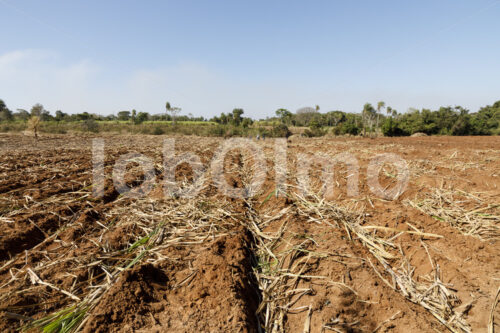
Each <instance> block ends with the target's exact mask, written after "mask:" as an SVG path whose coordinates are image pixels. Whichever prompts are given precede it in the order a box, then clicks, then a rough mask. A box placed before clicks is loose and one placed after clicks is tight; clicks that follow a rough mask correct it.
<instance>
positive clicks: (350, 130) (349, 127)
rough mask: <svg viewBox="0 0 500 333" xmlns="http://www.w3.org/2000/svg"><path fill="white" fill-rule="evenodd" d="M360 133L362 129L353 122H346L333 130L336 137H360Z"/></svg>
mask: <svg viewBox="0 0 500 333" xmlns="http://www.w3.org/2000/svg"><path fill="white" fill-rule="evenodd" d="M360 132H361V129H360V128H359V127H358V126H356V124H354V123H351V122H345V123H342V124H339V125H337V126H336V127H335V128H334V129H333V134H335V135H345V134H350V135H358V134H359V133H360Z"/></svg>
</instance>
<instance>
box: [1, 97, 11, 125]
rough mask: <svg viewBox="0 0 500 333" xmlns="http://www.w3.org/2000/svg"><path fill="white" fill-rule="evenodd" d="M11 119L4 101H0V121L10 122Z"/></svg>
mask: <svg viewBox="0 0 500 333" xmlns="http://www.w3.org/2000/svg"><path fill="white" fill-rule="evenodd" d="M12 119H13V115H12V111H10V110H9V109H8V108H7V105H5V103H4V101H3V100H1V99H0V121H11V120H12Z"/></svg>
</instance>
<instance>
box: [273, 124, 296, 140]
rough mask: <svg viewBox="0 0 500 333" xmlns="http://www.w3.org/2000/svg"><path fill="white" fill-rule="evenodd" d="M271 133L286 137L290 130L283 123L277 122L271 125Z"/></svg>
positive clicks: (275, 135) (290, 133) (274, 135)
mask: <svg viewBox="0 0 500 333" xmlns="http://www.w3.org/2000/svg"><path fill="white" fill-rule="evenodd" d="M271 134H272V136H273V137H275V138H288V137H289V136H290V135H292V132H290V130H289V129H288V127H287V126H286V125H285V124H278V125H275V126H273V129H272V130H271Z"/></svg>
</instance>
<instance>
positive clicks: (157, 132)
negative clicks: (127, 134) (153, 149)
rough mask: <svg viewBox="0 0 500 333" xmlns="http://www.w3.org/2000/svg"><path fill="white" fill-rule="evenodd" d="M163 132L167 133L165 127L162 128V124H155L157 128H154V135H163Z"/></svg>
mask: <svg viewBox="0 0 500 333" xmlns="http://www.w3.org/2000/svg"><path fill="white" fill-rule="evenodd" d="M162 134H165V131H164V130H163V128H161V127H160V126H155V128H154V129H153V135H162Z"/></svg>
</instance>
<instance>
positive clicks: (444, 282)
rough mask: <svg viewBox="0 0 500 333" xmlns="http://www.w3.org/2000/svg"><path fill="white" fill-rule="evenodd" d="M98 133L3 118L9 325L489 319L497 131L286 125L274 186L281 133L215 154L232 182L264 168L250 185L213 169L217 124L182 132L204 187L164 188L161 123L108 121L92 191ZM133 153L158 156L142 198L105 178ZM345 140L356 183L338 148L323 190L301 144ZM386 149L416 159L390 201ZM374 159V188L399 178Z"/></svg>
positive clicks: (497, 223) (108, 327)
mask: <svg viewBox="0 0 500 333" xmlns="http://www.w3.org/2000/svg"><path fill="white" fill-rule="evenodd" d="M92 139H93V138H92V137H86V136H71V135H62V136H43V137H42V138H40V139H39V141H35V140H34V138H32V137H27V136H22V135H11V134H0V224H1V228H0V331H2V332H14V331H16V330H17V329H19V328H20V327H22V326H24V325H30V324H31V326H26V327H28V328H30V327H31V329H33V330H34V331H36V330H37V329H40V328H43V327H44V325H45V326H46V325H47V324H49V323H50V322H52V323H53V324H52V325H57V319H58V318H59V319H61V318H62V317H63V316H64V315H68V314H69V315H68V317H66V318H70V320H69V321H67V322H71V321H72V320H74V321H73V322H72V325H73V324H74V326H73V329H77V330H78V331H84V332H119V331H120V332H132V331H137V332H160V331H172V332H194V331H200V332H201V331H207V332H259V331H260V332H436V331H437V332H447V331H452V332H485V331H487V328H488V325H490V326H493V327H494V328H496V329H497V330H500V304H499V305H496V306H495V304H494V303H495V302H494V301H495V297H496V296H498V295H497V292H498V290H499V288H500V259H499V258H500V256H499V254H500V137H413V138H378V139H362V138H320V139H306V138H291V139H289V140H288V141H287V142H286V143H285V144H286V147H287V155H286V160H287V163H286V169H287V174H286V175H287V177H286V181H285V184H284V186H282V187H280V186H278V187H277V185H276V182H275V170H276V168H281V170H283V168H284V167H285V165H284V163H282V162H278V163H277V164H276V165H275V163H276V162H275V161H276V160H275V143H276V142H275V140H272V139H271V140H270V139H267V140H265V141H262V140H260V141H255V140H254V141H253V143H254V144H255V145H257V146H258V147H260V149H261V150H262V152H263V154H264V158H265V160H264V163H263V164H262V165H259V164H258V163H256V161H257V160H256V159H255V158H254V156H253V155H252V153H251V152H250V151H248V150H241V149H233V150H230V152H229V153H228V154H227V156H225V158H223V160H222V165H223V166H224V170H225V176H224V177H225V178H224V179H225V180H226V182H227V183H228V184H229V185H230V186H231V187H234V188H243V187H245V186H247V185H249V184H250V183H251V179H252V176H255V175H257V174H258V173H259V170H261V168H259V167H262V166H265V167H266V169H267V170H264V171H263V172H264V174H263V176H264V183H263V185H262V186H261V187H260V188H257V191H256V192H255V193H254V195H252V196H251V197H248V198H231V197H229V196H226V195H224V194H223V193H221V192H220V191H219V190H218V188H217V187H216V184H214V182H213V181H212V174H211V172H210V169H209V168H208V167H209V166H210V163H212V160H213V158H214V156H215V152H216V149H217V148H218V147H219V146H220V145H221V144H222V143H223V142H224V140H223V139H219V138H198V137H177V138H175V144H176V147H175V149H176V152H177V154H182V153H184V152H192V153H194V154H196V155H198V156H199V158H200V162H201V167H202V168H205V173H203V174H202V175H201V178H199V179H198V181H199V184H201V189H200V192H199V193H198V194H197V195H196V196H194V197H191V198H182V197H179V196H178V195H168V196H165V193H164V188H163V184H164V182H163V180H164V177H163V172H164V164H163V154H162V149H163V148H162V145H163V139H165V137H162V136H125V135H114V136H104V139H105V172H106V177H107V179H106V182H105V187H104V195H103V196H101V197H95V196H93V195H92V188H93V187H92ZM130 152H139V153H142V154H144V155H145V156H147V157H149V158H150V160H151V161H152V163H153V168H154V175H155V176H154V177H155V178H154V179H153V180H151V182H152V183H154V184H153V187H152V191H151V192H149V193H146V194H145V195H142V196H141V197H140V198H129V197H127V196H124V195H120V194H119V193H118V192H117V191H116V190H115V188H114V187H113V183H112V180H111V179H112V178H111V174H112V169H113V165H114V162H115V161H116V160H117V159H118V158H119V157H120V156H121V155H123V154H126V153H130ZM340 153H349V154H352V156H354V157H355V158H356V160H357V161H358V162H359V180H358V182H357V183H356V184H357V185H358V186H359V193H358V194H357V195H356V196H349V195H348V194H349V193H348V192H347V182H348V180H349V179H350V177H353V176H354V175H353V172H352V170H349V169H348V168H347V167H346V166H345V165H344V164H342V163H339V164H337V165H336V166H335V168H333V169H331V170H327V175H329V176H332V178H328V184H330V185H331V186H332V189H333V192H329V193H327V194H326V195H324V196H323V195H322V192H321V190H322V189H323V187H322V183H321V179H322V177H321V165H320V164H319V163H316V162H314V159H311V156H312V154H315V156H316V157H317V158H316V160H319V159H318V157H322V158H324V159H329V160H333V157H334V156H336V155H338V154H340ZM381 153H394V154H396V155H397V156H399V157H401V158H402V159H403V160H405V161H406V163H407V167H408V170H409V184H408V187H407V188H406V189H405V190H404V191H401V192H402V193H400V194H401V195H400V196H399V197H397V198H396V199H394V200H391V199H388V198H380V197H379V196H377V195H375V194H374V193H372V191H370V188H369V186H368V181H367V173H366V169H367V166H368V164H369V163H370V161H371V160H372V159H373V158H374V157H375V156H376V155H377V154H381ZM300 154H304V155H303V156H302V157H301V155H300ZM304 158H305V159H307V160H309V161H313V162H312V163H311V172H310V173H309V177H310V178H309V179H310V181H309V182H308V185H309V190H310V191H309V192H302V191H300V190H299V188H298V187H297V185H298V184H299V183H298V181H297V175H298V174H299V173H300V164H299V162H300V160H303V159H304ZM141 170H142V169H141V168H139V167H138V166H137V164H134V163H131V164H130V165H129V168H128V172H127V175H126V176H125V181H126V184H127V185H128V186H138V185H140V184H141V183H142V181H143V178H144V175H143V172H142V171H141ZM378 171H379V180H380V183H381V185H382V187H383V188H388V189H390V188H392V187H394V185H395V184H396V183H397V179H398V178H397V175H398V173H397V171H396V170H395V169H394V167H393V166H391V165H390V164H384V165H383V166H381V167H380V168H379V170H378ZM328 172H329V173H328ZM175 174H176V177H175V179H176V181H177V185H182V186H189V185H190V184H191V183H192V182H193V179H195V178H196V175H195V174H194V173H193V170H192V168H191V167H189V166H188V165H187V164H180V165H179V166H178V167H177V168H176V169H175ZM277 189H278V190H277ZM167 192H168V191H167ZM168 193H170V192H168ZM65 309H67V311H66V312H60V311H62V310H65ZM57 313H58V314H59V317H57V315H56V316H54V318H51V319H50V318H49V320H48V321H47V322H46V323H42V324H40V321H36V320H39V319H43V318H45V317H47V316H49V315H52V314H57ZM491 318H493V321H492V319H491ZM37 323H38V324H39V325H37Z"/></svg>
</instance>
